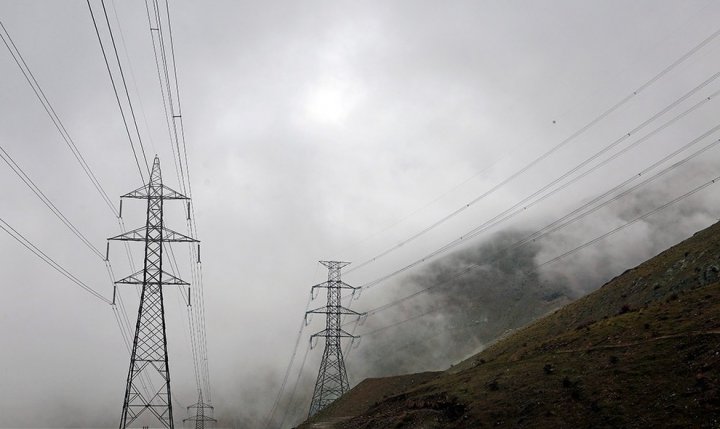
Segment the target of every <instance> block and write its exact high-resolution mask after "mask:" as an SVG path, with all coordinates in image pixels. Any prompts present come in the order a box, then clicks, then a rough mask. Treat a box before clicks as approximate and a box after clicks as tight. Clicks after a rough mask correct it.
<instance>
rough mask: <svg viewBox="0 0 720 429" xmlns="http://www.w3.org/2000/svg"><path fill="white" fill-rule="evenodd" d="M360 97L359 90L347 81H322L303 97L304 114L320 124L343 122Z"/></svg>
mask: <svg viewBox="0 0 720 429" xmlns="http://www.w3.org/2000/svg"><path fill="white" fill-rule="evenodd" d="M359 99H360V91H358V90H357V88H356V86H354V85H351V84H350V83H348V82H342V81H338V80H331V81H322V82H319V83H318V84H317V85H314V86H313V87H312V88H311V89H310V90H309V91H308V94H307V96H306V98H305V100H306V101H305V106H304V107H305V116H306V117H307V119H309V120H311V121H313V122H317V123H320V124H340V123H342V122H344V121H345V120H346V119H347V117H348V115H349V114H350V112H351V111H352V110H353V108H354V107H355V105H356V104H357V103H358V101H359Z"/></svg>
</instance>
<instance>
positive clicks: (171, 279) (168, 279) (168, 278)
mask: <svg viewBox="0 0 720 429" xmlns="http://www.w3.org/2000/svg"><path fill="white" fill-rule="evenodd" d="M144 271H145V270H140V271H138V272H137V273H135V274H131V275H129V276H127V277H125V278H124V279H120V280H118V281H116V282H115V284H125V285H141V284H143V283H144V280H143V275H144ZM161 284H163V285H168V286H190V283H188V282H186V281H185V280H183V279H181V278H178V277H175V276H174V275H172V274H170V273H168V272H167V271H164V270H163V272H162V283H161Z"/></svg>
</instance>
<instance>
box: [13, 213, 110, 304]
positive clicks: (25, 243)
mask: <svg viewBox="0 0 720 429" xmlns="http://www.w3.org/2000/svg"><path fill="white" fill-rule="evenodd" d="M0 223H2V225H0V228H2V229H3V231H5V232H6V233H8V235H10V236H11V237H12V238H14V239H15V241H17V242H18V243H20V244H22V245H23V246H24V247H25V248H26V249H28V250H29V251H31V252H32V253H33V254H35V256H37V257H38V258H40V259H41V260H42V261H43V262H45V263H46V264H48V265H49V266H51V267H52V268H53V269H54V270H55V271H57V272H59V273H60V274H62V275H63V276H65V277H66V278H67V279H68V280H70V281H71V282H73V283H75V284H76V285H78V286H80V287H81V288H82V289H84V290H85V291H86V292H88V293H90V294H91V295H93V296H94V297H95V298H97V299H99V300H101V301H103V302H105V303H106V304H110V303H111V301H110V300H109V299H107V298H105V297H104V296H102V295H101V294H100V293H99V292H97V291H95V290H94V289H93V288H91V287H90V286H88V285H87V284H85V283H84V282H83V281H82V280H80V279H78V278H77V277H75V276H74V275H73V274H72V273H70V272H69V271H68V270H66V269H65V268H63V267H62V265H60V264H58V263H57V262H55V260H53V259H52V258H51V257H50V256H48V255H47V254H46V253H45V252H43V251H42V250H40V249H39V248H38V247H37V246H35V245H34V244H33V243H32V242H30V240H28V239H27V238H25V237H24V236H23V235H22V234H21V233H19V232H18V231H17V230H16V229H15V228H13V227H12V226H10V225H9V224H8V223H7V222H5V220H4V219H2V218H0Z"/></svg>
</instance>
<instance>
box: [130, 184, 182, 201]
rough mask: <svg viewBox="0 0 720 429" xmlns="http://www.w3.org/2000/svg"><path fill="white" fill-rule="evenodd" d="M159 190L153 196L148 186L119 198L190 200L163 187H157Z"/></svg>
mask: <svg viewBox="0 0 720 429" xmlns="http://www.w3.org/2000/svg"><path fill="white" fill-rule="evenodd" d="M157 188H159V189H160V190H161V193H160V195H155V194H151V193H150V189H151V187H150V186H149V185H144V186H141V187H139V188H137V189H135V190H134V191H132V192H128V193H127V194H125V195H121V196H120V198H138V199H147V198H148V197H152V198H162V199H163V200H189V199H190V198H188V197H186V196H185V195H183V194H181V193H180V192H178V191H176V190H174V189H171V188H169V187H167V186H165V185H162V184H161V185H159V186H157Z"/></svg>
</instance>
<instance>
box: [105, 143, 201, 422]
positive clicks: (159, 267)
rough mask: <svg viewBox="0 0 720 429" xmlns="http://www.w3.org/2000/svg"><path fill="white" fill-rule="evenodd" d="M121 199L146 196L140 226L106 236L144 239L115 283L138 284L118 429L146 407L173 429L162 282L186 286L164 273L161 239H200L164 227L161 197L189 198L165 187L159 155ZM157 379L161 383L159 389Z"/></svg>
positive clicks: (156, 417) (155, 417)
mask: <svg viewBox="0 0 720 429" xmlns="http://www.w3.org/2000/svg"><path fill="white" fill-rule="evenodd" d="M122 198H136V199H145V200H147V219H146V222H145V226H144V227H140V228H137V229H134V230H132V231H129V232H126V233H124V234H121V235H118V236H116V237H112V238H110V239H109V240H118V241H142V242H145V261H144V265H143V269H142V270H141V271H138V272H137V273H135V274H132V275H130V276H128V277H126V278H124V279H121V280H118V281H117V282H115V283H117V284H138V285H142V292H141V295H140V307H139V309H138V317H137V324H136V326H135V338H134V340H133V346H132V352H131V355H130V370H129V371H128V377H127V384H126V387H125V400H124V402H123V409H122V417H121V420H120V429H124V428H126V427H130V426H129V425H131V424H132V423H133V422H135V421H136V420H137V419H138V418H139V417H140V416H141V415H142V414H143V413H144V412H145V411H149V412H150V414H151V415H152V416H154V419H153V420H156V421H158V422H159V423H160V424H161V425H162V426H163V427H166V428H171V429H172V428H174V423H173V414H172V397H171V395H170V368H169V366H168V353H167V337H166V335H165V334H166V327H165V307H164V303H163V290H162V286H164V285H176V286H181V285H184V286H189V284H188V283H187V282H185V281H183V280H181V279H179V278H177V277H175V276H173V275H171V274H169V273H166V272H165V271H163V243H168V242H197V241H198V240H195V239H193V238H191V237H187V236H185V235H183V234H180V233H178V232H175V231H172V230H170V229H168V228H165V226H164V224H163V201H165V200H187V199H188V198H187V197H186V196H184V195H182V194H180V193H179V192H176V191H174V190H172V189H170V188H168V187H167V186H165V185H163V183H162V176H161V173H160V160H159V159H158V157H157V156H155V160H154V161H153V167H152V173H151V174H150V182H149V183H148V184H147V185H145V186H142V187H140V188H138V189H136V190H134V191H132V192H130V193H128V194H125V195H123V196H122ZM156 383H159V386H160V387H159V388H158V387H157V385H156ZM154 385H155V388H153V386H154ZM152 416H151V418H152ZM143 420H145V419H143ZM138 423H139V422H138ZM145 426H146V425H145Z"/></svg>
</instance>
